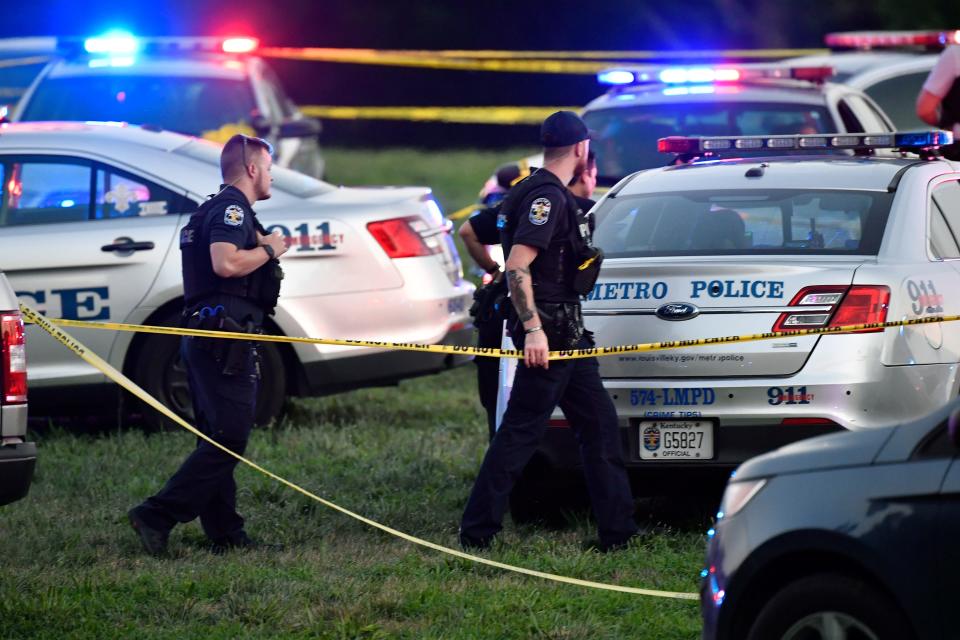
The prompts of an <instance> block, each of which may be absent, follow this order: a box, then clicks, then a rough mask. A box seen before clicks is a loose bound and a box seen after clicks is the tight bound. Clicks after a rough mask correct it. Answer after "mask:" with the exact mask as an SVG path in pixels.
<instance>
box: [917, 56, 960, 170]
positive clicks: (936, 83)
mask: <svg viewBox="0 0 960 640" xmlns="http://www.w3.org/2000/svg"><path fill="white" fill-rule="evenodd" d="M958 78H960V45H950V46H948V47H946V48H945V49H944V50H943V53H941V54H940V58H939V59H937V63H936V64H935V65H934V66H933V69H931V70H930V74H929V75H928V76H927V79H926V81H925V82H924V83H923V88H922V89H921V90H920V95H918V96H917V105H916V111H917V117H918V118H920V119H921V120H923V121H924V122H926V123H927V124H929V125H931V126H934V127H939V128H941V129H946V130H948V131H952V132H953V135H954V138H955V139H960V82H957V79H958ZM957 147H958V145H957V144H956V143H954V144H951V145H947V146H945V147H941V149H940V151H941V153H942V154H943V155H944V157H946V158H949V159H951V160H957V159H960V150H958V148H957Z"/></svg>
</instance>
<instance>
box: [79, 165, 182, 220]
mask: <svg viewBox="0 0 960 640" xmlns="http://www.w3.org/2000/svg"><path fill="white" fill-rule="evenodd" d="M96 185H97V187H96V189H97V191H96V201H95V203H94V207H93V217H94V219H95V220H107V219H113V218H137V217H144V216H162V215H166V214H168V213H186V212H188V211H192V210H193V209H195V208H196V207H195V206H193V205H192V203H191V202H190V201H188V200H187V199H186V198H185V197H184V196H181V195H178V194H176V193H174V192H173V191H171V190H170V189H166V188H164V187H161V186H158V185H156V184H153V183H151V182H149V181H147V180H144V179H143V178H140V177H137V176H133V175H131V174H129V173H126V172H123V171H119V170H117V169H114V168H113V167H107V166H104V165H99V166H98V167H97V177H96Z"/></svg>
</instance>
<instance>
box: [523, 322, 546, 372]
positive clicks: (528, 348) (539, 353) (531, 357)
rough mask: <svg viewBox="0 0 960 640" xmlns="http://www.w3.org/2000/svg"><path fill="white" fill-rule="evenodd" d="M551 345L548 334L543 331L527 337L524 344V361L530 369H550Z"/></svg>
mask: <svg viewBox="0 0 960 640" xmlns="http://www.w3.org/2000/svg"><path fill="white" fill-rule="evenodd" d="M549 353H550V345H548V344H547V334H545V333H544V332H543V331H542V330H541V331H535V332H533V333H530V334H528V335H527V339H526V342H524V344H523V361H524V363H525V364H526V365H527V366H528V367H543V368H544V369H549V368H550V356H549Z"/></svg>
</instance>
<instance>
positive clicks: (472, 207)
mask: <svg viewBox="0 0 960 640" xmlns="http://www.w3.org/2000/svg"><path fill="white" fill-rule="evenodd" d="M480 207H481V205H479V204H476V203H474V204H468V205H467V206H465V207H464V208H463V209H457V210H456V211H454V212H453V213H448V214H447V217H448V218H449V219H451V220H462V219H463V218H469V217H470V214H472V213H473V212H474V211H476V210H477V209H479V208H480Z"/></svg>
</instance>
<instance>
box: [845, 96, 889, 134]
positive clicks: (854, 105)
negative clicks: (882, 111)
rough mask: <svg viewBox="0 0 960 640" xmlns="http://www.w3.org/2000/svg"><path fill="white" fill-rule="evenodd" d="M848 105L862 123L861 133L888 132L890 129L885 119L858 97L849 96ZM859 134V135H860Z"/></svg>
mask: <svg viewBox="0 0 960 640" xmlns="http://www.w3.org/2000/svg"><path fill="white" fill-rule="evenodd" d="M845 100H846V103H847V105H848V106H849V107H850V110H851V111H852V112H853V113H854V114H856V118H857V119H858V120H859V121H860V131H859V132H868V133H869V132H874V131H887V130H889V129H890V127H889V126H888V125H887V123H886V122H884V120H883V118H882V117H881V116H880V115H879V114H878V113H877V111H876V110H875V109H874V108H873V106H872V105H871V104H870V103H869V102H867V101H866V100H864V99H863V98H862V97H860V96H858V95H854V94H851V95H848V96H847V97H846V99H845ZM859 132H858V133H859Z"/></svg>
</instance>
